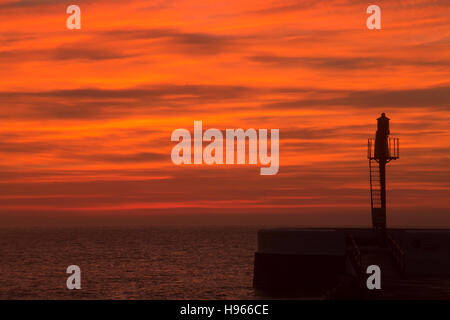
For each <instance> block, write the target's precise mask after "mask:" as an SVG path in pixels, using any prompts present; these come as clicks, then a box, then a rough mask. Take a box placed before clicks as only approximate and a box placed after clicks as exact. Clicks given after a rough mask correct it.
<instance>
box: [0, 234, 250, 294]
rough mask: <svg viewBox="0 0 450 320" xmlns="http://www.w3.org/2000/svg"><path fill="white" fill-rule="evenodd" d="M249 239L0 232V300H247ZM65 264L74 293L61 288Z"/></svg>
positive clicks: (235, 236)
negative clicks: (77, 274) (74, 270)
mask: <svg viewBox="0 0 450 320" xmlns="http://www.w3.org/2000/svg"><path fill="white" fill-rule="evenodd" d="M256 231H257V230H256V228H255V229H253V228H238V227H216V228H215V227H198V228H196V227H188V228H176V227H160V228H157V227H154V228H79V229H75V228H74V229H70V228H62V229H15V230H12V229H5V230H0V299H74V298H75V299H85V298H89V299H254V298H257V296H255V293H254V291H253V288H252V277H253V254H254V251H255V248H256ZM72 264H75V265H78V266H79V267H80V268H81V277H82V279H81V287H82V289H81V290H68V289H67V288H66V280H67V277H68V276H69V275H68V274H66V268H67V267H68V266H69V265H72Z"/></svg>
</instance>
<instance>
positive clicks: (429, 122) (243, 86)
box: [0, 0, 450, 226]
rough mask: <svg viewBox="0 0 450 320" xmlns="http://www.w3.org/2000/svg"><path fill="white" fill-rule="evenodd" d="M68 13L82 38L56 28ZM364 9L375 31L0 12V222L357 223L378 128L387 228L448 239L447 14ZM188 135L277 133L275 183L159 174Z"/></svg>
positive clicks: (419, 1) (244, 15)
mask: <svg viewBox="0 0 450 320" xmlns="http://www.w3.org/2000/svg"><path fill="white" fill-rule="evenodd" d="M70 4H77V5H79V6H80V7H81V11H82V30H78V31H76V30H74V31H70V30H67V28H66V18H67V17H68V15H67V14H66V13H65V10H66V8H67V6H68V5H70ZM370 4H372V3H370ZM376 4H378V5H379V6H380V7H381V10H382V30H379V31H370V30H368V29H367V28H366V18H367V16H368V15H367V14H366V13H365V10H366V8H367V6H368V5H369V3H368V2H366V1H357V0H335V1H322V0H314V1H313V0H303V1H284V0H283V1H261V0H260V1H253V0H249V1H235V0H231V1H230V0H229V1H210V0H208V1H206V0H189V1H177V0H165V1H162V0H158V1H149V0H130V1H126V2H125V1H119V0H109V1H103V0H96V1H90V0H79V1H75V2H70V3H68V2H67V1H62V0H41V1H38V0H0V44H1V47H0V106H1V107H0V116H1V119H2V125H1V126H0V138H1V139H0V177H1V180H0V221H1V220H2V219H3V220H4V221H9V220H11V219H13V220H14V219H16V220H17V221H20V219H23V220H24V221H25V219H26V218H25V217H29V216H35V217H39V216H46V217H62V216H70V215H74V214H76V215H80V214H81V215H102V216H104V217H107V216H108V215H117V214H120V215H122V214H123V215H133V214H155V213H157V214H187V213H189V214H190V213H202V214H203V213H204V214H211V213H221V214H233V213H236V214H243V213H250V214H251V213H273V214H298V215H299V216H300V217H301V216H302V215H305V216H307V215H311V214H316V215H317V216H318V217H321V219H322V218H323V219H331V218H330V217H334V218H336V216H338V217H339V219H342V221H343V223H347V224H352V223H353V222H355V223H356V222H357V223H366V222H367V223H369V191H368V163H367V160H366V159H365V156H366V153H365V152H366V146H365V143H366V141H367V138H368V137H369V136H372V135H374V133H375V129H376V121H375V119H376V118H377V117H378V116H379V114H380V113H381V112H386V113H387V115H388V117H390V118H391V133H392V135H393V136H395V137H399V138H400V147H401V150H400V152H401V159H400V160H398V161H397V162H395V163H392V164H390V165H389V167H388V184H389V188H390V189H391V190H390V193H389V194H388V197H389V199H388V206H389V209H388V215H389V216H390V219H391V221H392V222H393V223H396V224H408V223H425V224H430V225H441V226H443V225H445V226H450V212H449V209H448V208H449V204H450V203H449V202H450V201H449V199H450V192H449V191H450V179H449V178H450V161H449V158H450V151H449V147H450V131H449V124H450V113H449V110H450V60H449V57H450V24H449V18H448V17H449V13H450V10H449V9H450V2H449V1H448V0H431V1H430V0H428V1H426V0H416V1H402V0H390V1H378V2H377V3H376ZM194 120H202V121H203V127H204V129H207V128H219V129H225V128H244V129H247V128H268V129H270V128H279V129H280V170H279V173H278V175H275V176H261V175H260V174H259V167H257V166H249V165H245V166H242V165H240V166H237V165H234V166H207V165H201V166H175V165H174V164H173V163H172V162H171V159H170V151H171V149H172V147H173V146H174V144H175V143H173V142H171V141H170V135H171V132H172V131H173V130H175V129H177V128H186V129H188V130H190V131H192V130H193V121H194ZM350 212H356V213H357V214H358V215H359V217H360V220H358V221H354V220H353V218H351V217H350V215H349V213H350ZM411 217H415V218H414V219H415V220H414V219H413V220H411V219H412V218H411ZM105 219H107V218H105ZM323 221H324V223H325V220H323ZM411 221H413V222H411ZM319 222H320V221H319Z"/></svg>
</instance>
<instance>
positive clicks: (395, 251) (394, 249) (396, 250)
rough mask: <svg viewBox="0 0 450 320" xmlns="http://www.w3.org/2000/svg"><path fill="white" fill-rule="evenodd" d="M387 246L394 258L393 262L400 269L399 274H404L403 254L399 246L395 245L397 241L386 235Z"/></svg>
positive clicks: (404, 262)
mask: <svg viewBox="0 0 450 320" xmlns="http://www.w3.org/2000/svg"><path fill="white" fill-rule="evenodd" d="M387 240H388V245H389V248H391V253H392V256H393V258H394V261H395V262H396V263H397V266H398V267H399V269H400V272H402V273H403V272H405V266H406V261H405V252H404V251H403V250H402V248H401V247H400V245H399V244H398V243H397V241H395V240H394V238H392V237H391V235H389V234H388V235H387Z"/></svg>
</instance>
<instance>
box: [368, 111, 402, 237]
mask: <svg viewBox="0 0 450 320" xmlns="http://www.w3.org/2000/svg"><path fill="white" fill-rule="evenodd" d="M389 120H390V119H389V118H387V117H386V115H385V114H384V113H382V114H381V117H379V118H378V119H377V121H378V124H377V133H376V135H375V139H373V138H370V139H369V140H368V145H367V158H368V159H369V173H370V203H371V208H372V226H373V228H374V229H375V230H377V231H384V230H386V164H387V163H388V162H390V161H391V160H396V159H398V158H399V140H398V138H389V133H390V132H389ZM377 164H378V165H377Z"/></svg>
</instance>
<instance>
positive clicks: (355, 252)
mask: <svg viewBox="0 0 450 320" xmlns="http://www.w3.org/2000/svg"><path fill="white" fill-rule="evenodd" d="M347 238H348V240H349V241H348V243H349V244H350V246H349V250H348V251H349V256H350V258H351V260H352V262H353V263H354V264H355V265H356V268H357V270H356V272H357V273H358V275H361V273H362V258H361V251H360V250H359V247H358V245H357V244H356V241H355V239H354V238H353V236H352V235H351V234H349V235H348V236H347Z"/></svg>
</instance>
